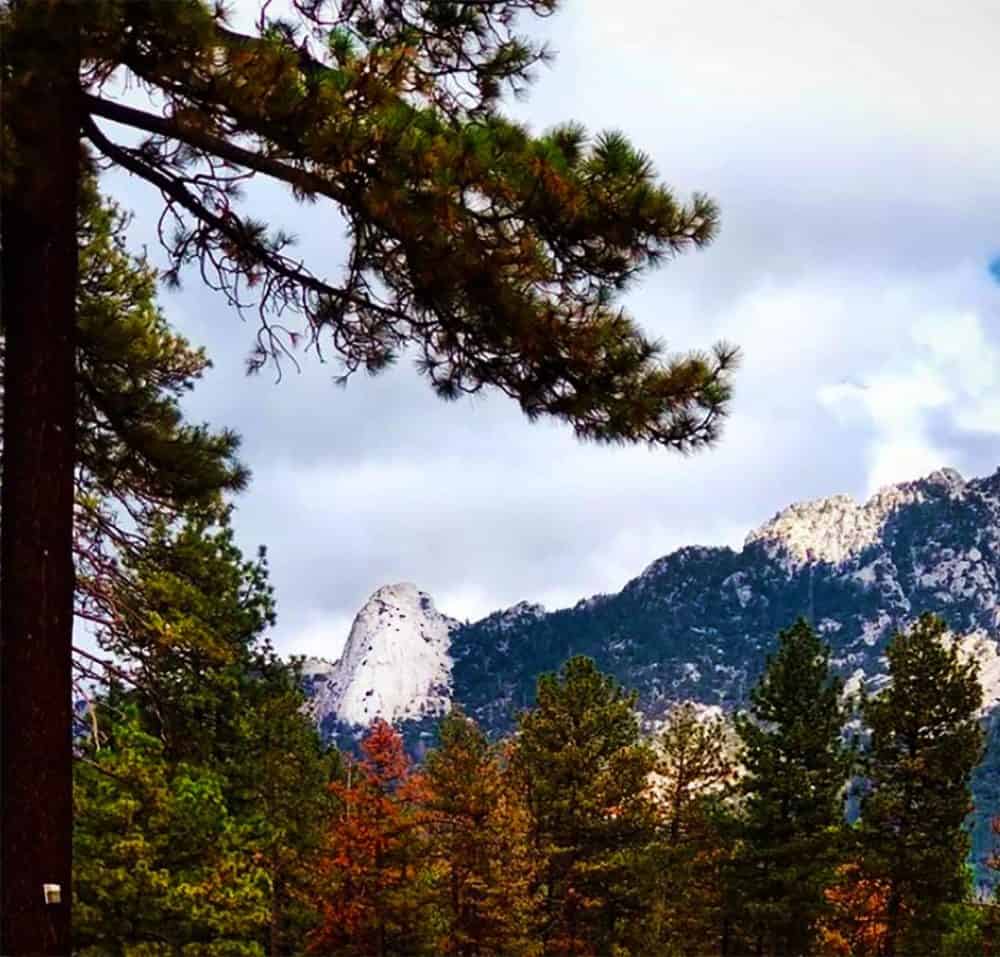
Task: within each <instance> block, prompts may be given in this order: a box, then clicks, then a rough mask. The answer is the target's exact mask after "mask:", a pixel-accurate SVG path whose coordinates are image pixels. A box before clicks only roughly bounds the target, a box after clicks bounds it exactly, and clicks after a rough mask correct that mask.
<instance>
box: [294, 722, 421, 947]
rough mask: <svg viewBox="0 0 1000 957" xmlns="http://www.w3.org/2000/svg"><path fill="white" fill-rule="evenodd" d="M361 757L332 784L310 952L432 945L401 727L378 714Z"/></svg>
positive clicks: (414, 785)
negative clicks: (331, 807) (317, 918)
mask: <svg viewBox="0 0 1000 957" xmlns="http://www.w3.org/2000/svg"><path fill="white" fill-rule="evenodd" d="M361 752H362V757H361V760H360V761H358V762H349V763H348V765H347V768H346V774H345V777H344V778H343V779H341V780H337V781H334V782H333V783H332V784H331V791H332V793H333V796H334V797H335V799H336V802H337V807H336V810H335V812H334V816H333V819H332V821H331V824H330V829H329V832H328V834H327V839H326V848H325V854H324V856H323V858H322V860H321V861H320V865H319V869H318V871H317V874H316V883H315V888H316V890H317V892H318V895H317V903H318V905H319V908H320V918H321V919H320V922H319V925H318V926H317V928H316V930H315V931H314V932H313V933H312V935H311V936H310V939H309V949H310V951H311V952H312V953H315V954H321V955H327V954H338V955H343V957H390V955H397V954H420V955H422V954H425V953H428V952H430V948H429V941H430V939H431V935H432V930H431V928H430V926H429V924H430V922H431V918H432V913H431V911H430V908H429V906H428V904H429V896H430V891H429V886H428V885H429V883H430V882H429V875H428V862H427V860H426V854H425V842H424V834H423V831H422V826H421V825H422V815H421V813H420V805H421V803H422V800H423V794H424V781H423V778H422V777H421V776H420V775H419V774H415V773H413V771H412V768H411V765H410V760H409V758H408V757H407V755H406V752H405V751H404V749H403V739H402V737H401V736H400V734H399V732H398V731H396V730H395V729H394V728H393V727H392V726H391V725H389V724H387V723H386V722H385V721H383V720H382V719H380V718H379V719H376V720H375V721H374V722H373V723H372V725H371V727H370V728H369V729H368V731H367V733H366V734H365V737H364V738H363V739H362V742H361Z"/></svg>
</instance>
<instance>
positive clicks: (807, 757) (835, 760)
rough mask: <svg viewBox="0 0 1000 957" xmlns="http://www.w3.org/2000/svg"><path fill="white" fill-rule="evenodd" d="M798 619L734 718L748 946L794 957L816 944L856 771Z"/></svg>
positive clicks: (817, 654)
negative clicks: (744, 711) (746, 706)
mask: <svg viewBox="0 0 1000 957" xmlns="http://www.w3.org/2000/svg"><path fill="white" fill-rule="evenodd" d="M829 659H830V651H829V648H828V647H827V646H826V645H824V644H823V643H822V642H821V641H820V639H819V638H818V636H817V635H816V633H815V632H814V631H813V629H812V628H811V627H810V626H809V624H808V623H807V622H806V621H805V620H804V619H799V620H798V621H797V622H796V623H795V624H794V625H792V626H791V627H790V628H788V629H786V630H785V631H783V632H781V633H780V634H779V635H778V649H777V651H776V652H775V653H774V654H773V655H772V656H771V657H770V658H769V659H768V663H767V667H766V669H765V671H764V674H763V676H762V677H761V679H760V682H759V683H758V684H757V686H756V687H755V688H754V689H753V691H752V692H751V695H750V700H751V706H750V713H749V715H743V716H740V717H738V719H737V725H736V727H737V733H738V734H739V737H740V740H741V742H742V750H741V762H742V764H743V765H744V767H745V772H746V773H745V775H744V776H743V778H742V780H741V782H740V788H741V791H742V794H743V805H742V808H741V813H740V821H739V833H740V838H741V840H740V845H739V847H738V849H737V853H736V858H735V861H734V863H733V874H734V876H735V880H736V888H737V894H738V897H739V908H740V910H741V911H742V913H741V915H740V916H741V923H742V925H743V928H744V934H745V938H746V944H745V946H747V947H752V948H755V949H756V951H757V952H758V953H769V954H779V955H789V957H791V955H800V954H806V953H809V952H810V951H811V950H812V949H813V947H814V944H815V937H816V933H817V922H818V920H819V918H820V917H821V916H822V914H823V913H824V911H825V910H826V907H827V901H826V897H825V893H824V892H825V890H826V888H827V886H828V885H829V884H830V883H831V881H832V878H833V875H834V871H835V868H836V866H837V864H838V859H839V854H840V852H841V831H842V829H843V826H844V824H843V821H844V801H843V789H844V787H845V785H846V784H847V780H848V776H849V774H850V769H851V766H852V760H853V756H852V753H851V751H850V750H849V749H848V748H847V747H845V745H844V744H843V742H842V737H841V735H842V731H843V728H844V724H845V722H846V720H847V709H846V707H845V705H844V703H843V702H842V692H843V683H842V682H841V681H840V680H839V679H837V678H835V677H833V676H832V675H831V672H830V661H829Z"/></svg>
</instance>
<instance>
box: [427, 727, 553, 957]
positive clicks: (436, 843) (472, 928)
mask: <svg viewBox="0 0 1000 957" xmlns="http://www.w3.org/2000/svg"><path fill="white" fill-rule="evenodd" d="M439 735H440V746H439V747H438V748H437V749H436V750H434V751H431V752H430V754H428V756H427V761H426V765H425V769H426V778H427V781H426V785H427V787H426V793H425V796H424V799H423V812H424V819H425V821H424V824H425V828H426V830H427V854H428V857H429V858H430V859H431V860H432V861H434V863H435V868H434V890H435V893H434V900H433V905H432V906H434V907H435V908H436V910H437V912H438V914H439V915H440V916H439V918H438V920H439V922H440V924H441V936H440V940H439V941H438V943H437V946H436V948H435V952H436V953H437V954H440V955H445V954H453V955H456V957H532V955H534V954H537V953H538V945H537V943H536V942H535V939H534V934H533V930H534V917H535V914H534V904H535V898H534V897H533V895H532V893H531V890H532V888H533V887H534V886H535V883H536V882H535V880H534V876H535V869H536V866H537V862H536V861H535V859H534V857H533V853H532V848H531V845H530V842H529V823H530V822H529V817H528V809H527V807H526V805H525V803H524V800H523V795H522V794H521V793H520V792H519V790H518V789H517V788H515V787H512V782H511V780H510V779H509V777H508V775H507V774H506V773H505V767H504V764H503V761H502V757H501V753H500V750H499V748H498V746H496V745H493V744H491V743H490V742H489V740H488V739H487V737H486V735H485V734H484V733H483V731H482V730H481V729H480V728H478V727H477V726H476V725H475V723H474V722H473V721H472V720H471V719H469V718H467V717H466V716H465V715H463V714H461V713H460V712H452V713H451V714H449V715H448V716H447V717H446V718H444V719H443V720H442V722H441V725H440V728H439Z"/></svg>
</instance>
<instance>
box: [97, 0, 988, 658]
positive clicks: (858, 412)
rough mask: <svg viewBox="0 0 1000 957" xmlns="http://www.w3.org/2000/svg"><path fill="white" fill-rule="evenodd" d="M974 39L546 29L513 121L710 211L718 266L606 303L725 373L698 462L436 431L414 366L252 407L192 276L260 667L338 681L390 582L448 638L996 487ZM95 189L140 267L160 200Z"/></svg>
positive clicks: (984, 30)
mask: <svg viewBox="0 0 1000 957" xmlns="http://www.w3.org/2000/svg"><path fill="white" fill-rule="evenodd" d="M995 17H996V11H995V6H994V4H993V3H991V2H989V0H956V2H955V3H952V4H941V3H940V2H935V3H929V2H925V0H907V2H905V3H903V2H899V0H886V2H883V3H880V4H874V5H873V4H871V3H870V2H861V0H841V2H839V3H836V4H830V3H803V2H801V0H759V2H757V3H754V4H746V3H743V2H739V0H615V2H614V3H610V2H608V0H566V2H565V4H564V9H563V11H562V12H561V13H560V14H559V15H557V16H555V17H553V18H551V19H550V20H548V21H546V22H544V23H543V24H541V25H536V26H535V27H533V29H534V30H536V31H541V33H542V34H543V35H544V36H546V37H547V38H548V39H549V40H550V42H551V44H552V46H553V47H554V48H555V50H556V51H557V53H558V57H557V59H556V62H555V64H554V65H553V67H552V68H550V69H547V70H544V71H543V72H542V74H541V75H540V77H539V81H538V83H537V84H536V86H535V88H534V92H533V94H532V96H531V97H530V99H529V100H528V101H527V102H525V103H518V104H516V105H514V106H513V107H512V111H513V112H514V113H516V115H517V116H519V117H520V118H522V119H524V120H525V121H527V122H529V123H530V124H531V125H532V127H533V128H535V129H536V130H541V129H544V128H545V127H547V126H549V125H552V124H554V123H556V122H559V121H562V120H566V119H569V118H573V119H576V120H579V121H581V122H583V123H585V124H586V125H587V126H588V127H589V128H590V129H591V130H594V131H599V130H602V129H607V128H616V129H621V130H624V131H625V132H626V133H628V134H629V136H630V137H631V138H632V139H633V141H634V142H635V143H636V144H637V145H639V146H640V147H642V148H643V149H644V150H645V151H647V152H648V153H649V154H650V155H651V156H652V157H653V158H654V160H655V162H656V164H657V166H658V169H659V171H660V174H661V176H662V177H663V179H664V180H665V181H666V182H667V183H669V184H670V185H671V186H672V187H673V188H675V189H676V191H677V192H678V193H679V194H688V193H690V192H692V191H695V190H703V191H705V192H708V193H709V194H710V195H712V196H714V197H715V198H716V199H717V200H718V202H719V204H720V206H721V209H722V230H721V234H720V237H719V239H718V240H717V242H716V243H715V244H714V245H713V246H711V247H710V248H709V249H708V250H706V251H704V252H700V253H695V254H688V255H687V256H685V257H682V258H681V259H679V260H677V261H675V262H673V263H671V264H669V265H667V266H665V267H664V268H662V269H661V270H659V271H657V272H655V273H653V274H650V275H649V276H648V277H647V279H646V281H645V282H644V283H643V284H642V285H641V287H638V288H636V289H635V290H633V291H632V292H631V293H630V294H629V296H628V297H627V299H626V301H625V304H626V305H627V306H628V308H629V309H630V310H631V311H632V312H633V314H634V315H635V316H636V317H637V318H638V319H639V320H640V322H641V324H642V325H643V326H644V327H645V328H646V329H647V330H648V331H649V332H651V333H652V334H654V335H656V336H659V337H662V338H663V339H664V340H666V341H667V343H668V344H670V345H673V346H675V347H677V348H678V349H687V348H693V347H703V346H708V345H710V344H711V343H712V342H714V341H716V340H717V339H720V338H725V339H729V340H731V341H734V342H736V343H738V344H739V345H740V346H741V347H742V348H743V351H744V364H743V367H742V369H741V371H740V372H739V375H738V378H737V381H736V394H735V399H734V403H733V414H732V416H731V418H730V420H729V422H728V425H727V428H726V431H725V433H724V435H723V438H722V440H721V442H720V443H719V445H718V446H717V447H716V448H715V449H713V450H710V451H708V452H703V453H700V454H699V455H697V456H694V457H690V458H683V457H679V456H677V455H675V454H672V453H669V452H665V451H649V450H646V449H620V448H604V447H598V446H589V445H582V444H580V443H578V442H577V441H576V440H575V439H574V438H573V437H572V435H571V434H570V433H569V432H568V431H567V430H566V429H565V428H560V427H559V426H557V425H553V424H548V423H536V424H529V423H528V422H527V421H525V420H524V419H523V418H522V417H521V415H520V413H519V412H518V410H517V408H516V407H515V406H514V405H513V404H512V403H511V402H510V401H509V400H505V399H504V398H503V397H500V396H490V397H486V398H479V399H469V400H467V401H461V402H457V403H453V404H445V403H442V402H441V401H439V400H437V399H436V398H435V397H434V396H433V395H432V393H431V392H430V390H429V388H428V387H427V384H426V383H425V382H424V381H422V380H421V379H420V378H419V377H418V376H417V374H416V373H415V371H414V370H413V368H412V365H411V364H408V363H405V362H404V363H401V364H400V366H399V367H398V368H396V369H394V370H393V371H391V372H390V373H388V374H386V375H383V376H381V377H379V378H377V379H363V378H357V379H355V380H352V381H351V382H350V384H349V385H348V386H347V388H346V389H339V388H336V387H335V386H334V385H333V384H332V381H331V380H332V376H333V373H334V370H333V369H332V368H331V367H324V366H321V365H319V364H317V363H316V362H306V363H305V365H304V366H303V370H302V372H301V373H300V374H294V373H293V374H291V375H287V376H286V377H285V378H284V379H283V381H281V382H280V383H275V382H274V381H273V378H272V377H271V376H269V375H266V374H265V375H263V376H260V377H256V378H253V379H247V378H246V377H245V375H244V373H243V370H244V360H245V357H246V355H247V353H248V351H249V347H250V342H251V337H252V333H253V329H252V328H250V327H249V326H246V325H244V324H242V323H241V322H240V320H239V319H238V318H237V317H236V316H234V315H233V314H232V313H230V312H229V311H228V310H227V308H226V307H225V305H224V304H223V302H221V301H220V300H219V299H218V298H217V297H216V296H214V295H213V294H212V293H210V292H208V291H206V290H205V289H203V288H201V287H200V284H199V281H198V279H197V277H196V276H194V275H192V276H190V277H188V280H187V282H186V283H185V286H184V288H183V290H182V291H181V292H177V293H166V292H165V293H164V294H163V304H164V308H165V309H166V311H167V314H168V316H169V317H170V318H171V319H172V321H173V322H174V323H175V324H176V325H177V326H178V327H179V328H180V329H181V330H183V331H184V332H185V334H187V335H188V336H189V337H190V338H191V339H192V340H193V341H194V342H196V343H199V344H203V345H205V346H206V347H207V348H208V349H209V352H210V354H211V356H212V357H213V359H214V362H215V368H214V369H213V370H212V372H211V373H210V374H209V375H208V376H207V378H206V379H205V380H204V382H203V383H202V384H201V385H200V386H199V388H198V389H197V390H196V392H195V393H194V394H193V395H192V397H191V399H190V402H189V404H188V409H189V412H190V414H191V415H192V417H194V418H196V419H199V420H208V421H210V422H212V423H215V424H217V425H223V424H225V425H229V426H233V427H236V428H237V429H239V430H240V431H241V432H242V434H243V436H244V457H245V459H246V461H247V463H248V464H249V466H250V467H251V468H252V470H253V473H254V481H253V484H252V488H251V490H250V491H249V492H248V493H247V494H246V495H244V496H243V497H242V498H241V499H240V502H239V508H238V512H237V515H236V526H237V531H238V535H239V538H240V541H241V542H242V544H243V545H244V546H245V547H246V548H248V549H252V548H254V547H256V545H257V544H258V543H263V544H266V545H267V546H268V550H269V555H270V560H271V567H272V573H273V581H274V584H275V587H276V589H277V596H278V610H279V624H278V627H277V630H276V633H275V636H274V638H275V641H276V644H277V645H278V647H279V648H280V649H281V650H283V651H286V652H296V653H306V654H320V655H325V656H328V657H335V656H336V655H337V653H338V651H339V649H340V647H341V645H342V643H343V640H344V638H345V637H346V634H347V630H348V628H349V626H350V622H351V619H352V618H353V616H354V614H355V613H356V611H357V610H358V608H359V607H360V606H361V605H362V604H363V603H364V601H365V599H366V598H367V597H368V596H369V595H370V594H371V592H373V591H374V590H375V589H376V588H378V587H379V586H380V585H383V584H386V583H389V582H394V581H413V582H415V583H417V585H418V586H419V587H420V588H422V589H424V590H426V591H428V592H430V593H431V594H432V595H433V596H434V598H435V601H436V603H437V605H438V607H439V608H440V609H441V610H442V611H444V612H446V613H448V614H451V615H454V616H456V617H459V618H467V617H468V618H476V617H478V616H481V615H483V614H486V613H488V612H489V611H491V610H494V609H496V608H499V607H504V606H507V605H510V604H512V603H514V602H516V601H519V600H521V599H527V600H530V601H538V602H542V603H544V604H545V605H547V606H549V607H560V606H563V605H568V604H572V603H574V602H575V601H576V600H578V599H579V598H581V597H584V596H587V595H590V594H593V593H596V592H601V591H612V590H617V589H619V588H621V587H622V585H624V584H625V582H626V581H628V580H629V579H630V578H632V577H634V576H635V575H636V574H638V573H639V572H640V571H641V570H642V569H643V568H644V567H645V566H646V565H647V564H648V563H649V562H650V561H652V560H653V559H655V558H657V557H659V556H661V555H663V554H665V553H667V552H669V551H671V550H672V549H674V548H676V547H678V546H681V545H684V544H693V543H700V544H728V545H733V546H736V547H738V546H739V544H740V543H741V542H742V540H743V538H744V536H745V535H746V533H747V531H748V530H749V529H750V528H752V527H754V526H756V525H758V524H760V523H761V522H763V521H764V520H766V519H767V518H769V517H770V516H771V515H772V514H773V513H774V512H775V511H777V510H778V509H780V508H782V507H783V506H785V505H787V504H789V503H790V502H792V501H796V500H801V499H808V498H816V497H820V496H825V495H829V494H833V493H837V492H847V493H850V494H852V495H854V496H855V497H859V498H863V497H865V496H866V495H868V494H869V493H871V492H872V491H874V490H875V489H877V488H878V487H880V486H882V485H884V484H886V483H889V482H895V481H900V480H905V479H911V478H916V477H918V476H920V475H922V474H925V473H926V472H929V471H931V470H933V469H935V468H938V467H940V466H942V465H951V466H953V467H955V468H957V469H958V470H959V471H961V472H962V473H963V474H965V475H967V476H973V475H983V474H987V473H990V472H993V471H994V470H995V469H996V468H997V467H998V465H1000V284H998V282H997V280H996V279H995V278H994V277H993V276H992V275H991V272H990V264H991V263H992V262H994V261H995V260H996V259H997V258H998V257H1000V162H998V157H1000V124H997V122H996V110H995V97H996V90H997V88H998V86H1000V63H998V61H997V58H996V46H995V43H996V19H995ZM107 186H108V188H109V189H110V190H111V191H113V192H114V193H115V195H116V196H117V197H118V199H119V200H120V201H121V202H122V203H124V204H125V205H126V206H129V207H131V208H133V209H135V210H136V212H137V217H136V221H135V224H134V227H133V239H134V241H135V242H136V243H137V244H141V243H146V244H148V245H149V250H150V253H151V254H152V255H153V257H154V258H155V257H156V256H157V255H158V250H157V249H156V247H155V239H154V237H153V233H152V220H153V218H154V215H155V214H154V211H155V209H156V197H155V196H154V195H152V194H151V191H150V190H149V188H148V187H147V186H145V184H141V183H135V182H131V181H129V180H128V179H127V178H126V177H124V176H120V175H119V176H109V177H108V178H107ZM253 201H254V203H255V204H256V206H257V207H258V208H255V209H254V214H255V215H257V216H261V217H264V218H269V219H271V220H272V221H273V222H283V223H285V224H286V225H288V226H290V227H291V228H292V229H293V231H295V232H297V233H298V235H299V236H300V238H301V248H302V251H303V253H304V254H305V255H306V256H307V257H311V259H312V261H315V260H316V258H317V257H323V258H324V259H325V261H329V262H330V264H331V272H333V271H334V270H335V268H336V265H337V258H336V257H337V255H338V251H339V250H340V249H341V248H342V246H341V244H340V241H339V236H338V232H337V229H336V228H332V229H331V227H330V220H329V217H328V216H327V217H324V215H323V210H322V208H320V209H318V210H312V211H310V210H303V208H302V207H299V206H296V205H294V204H293V203H292V202H291V200H290V199H288V198H287V196H286V195H285V193H284V192H283V191H281V190H278V189H262V190H259V191H257V192H255V193H254V195H253ZM997 271H998V272H1000V268H998V269H997Z"/></svg>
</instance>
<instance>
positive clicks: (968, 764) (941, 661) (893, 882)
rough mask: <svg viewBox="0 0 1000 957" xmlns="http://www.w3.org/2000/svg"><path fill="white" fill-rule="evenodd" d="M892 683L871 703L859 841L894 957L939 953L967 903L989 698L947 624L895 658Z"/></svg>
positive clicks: (900, 645)
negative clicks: (953, 916)
mask: <svg viewBox="0 0 1000 957" xmlns="http://www.w3.org/2000/svg"><path fill="white" fill-rule="evenodd" d="M886 657H887V658H888V661H889V677H890V681H891V683H890V684H889V686H888V687H887V688H886V689H885V690H883V691H882V692H881V693H880V694H878V695H876V696H874V697H872V698H870V699H868V700H867V701H865V703H864V707H863V714H864V718H865V722H866V723H867V725H868V727H869V729H870V730H871V742H870V744H869V747H868V751H867V756H866V757H867V760H866V769H867V774H868V790H867V793H866V794H865V795H864V797H863V800H862V805H861V823H860V828H859V839H860V843H861V854H862V869H863V872H864V874H865V876H866V877H867V878H868V879H869V880H871V881H874V882H875V883H877V884H878V885H879V886H881V888H882V889H883V898H884V901H885V913H884V921H885V924H886V932H885V944H884V950H883V952H884V953H885V954H886V955H887V957H893V955H895V954H905V953H911V952H919V953H934V952H936V951H938V950H939V949H940V943H941V939H942V936H943V934H944V933H945V931H946V929H947V923H948V921H947V906H948V905H949V904H954V903H957V902H959V901H961V900H962V899H963V897H964V896H965V894H966V892H967V887H968V883H967V881H968V879H967V874H966V872H965V859H966V856H967V854H968V852H969V845H970V838H969V834H968V832H967V831H966V829H965V827H964V822H965V819H966V815H967V814H968V813H969V811H970V810H971V807H972V801H971V796H970V793H969V781H970V777H971V775H972V771H973V769H974V768H975V766H976V764H977V763H978V762H979V759H980V757H981V756H982V747H983V732H982V729H981V728H980V726H979V723H978V721H977V720H976V713H977V711H978V709H979V707H980V705H981V703H982V688H981V687H980V684H979V679H978V676H977V671H976V667H977V666H976V662H975V660H974V659H971V658H970V659H969V660H965V661H963V659H962V656H961V654H960V652H959V649H958V647H957V645H956V644H955V643H954V642H952V641H950V640H949V638H948V635H947V631H946V628H945V625H944V622H943V621H941V619H940V618H937V617H936V616H934V615H930V614H925V615H922V616H921V617H920V618H919V620H918V621H916V622H915V623H914V624H913V626H912V627H911V628H910V629H909V630H907V631H905V632H901V633H899V634H897V635H896V636H895V637H894V638H893V640H892V642H891V643H890V645H889V648H888V650H887V651H886Z"/></svg>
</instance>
